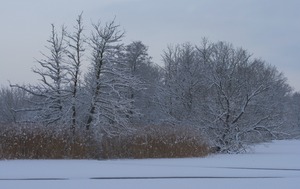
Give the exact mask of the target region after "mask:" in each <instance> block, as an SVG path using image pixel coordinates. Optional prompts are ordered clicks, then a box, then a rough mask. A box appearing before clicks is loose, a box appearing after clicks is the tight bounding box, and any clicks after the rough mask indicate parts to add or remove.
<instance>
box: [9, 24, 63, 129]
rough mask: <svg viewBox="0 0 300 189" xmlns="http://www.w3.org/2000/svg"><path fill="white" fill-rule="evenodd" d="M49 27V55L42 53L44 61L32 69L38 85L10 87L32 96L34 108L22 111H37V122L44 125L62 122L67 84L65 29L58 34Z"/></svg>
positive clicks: (40, 61) (39, 61)
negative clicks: (36, 76)
mask: <svg viewBox="0 0 300 189" xmlns="http://www.w3.org/2000/svg"><path fill="white" fill-rule="evenodd" d="M51 27H52V30H51V36H50V38H49V40H47V42H48V44H49V46H47V49H48V50H49V55H47V54H44V53H42V55H43V56H44V58H45V59H41V60H37V62H38V64H39V67H35V68H34V69H33V72H34V73H36V74H38V75H39V76H40V77H41V79H40V83H39V84H38V85H28V86H20V85H11V86H12V87H17V88H20V89H23V90H24V91H26V92H28V93H29V94H31V95H32V96H33V98H32V101H31V102H32V104H34V105H35V106H34V107H32V108H30V109H24V110H27V111H38V115H39V116H40V118H38V120H40V121H42V122H45V123H46V124H52V123H57V122H58V121H62V122H63V120H64V114H65V112H64V111H65V110H64V109H63V107H64V105H63V103H64V100H65V99H66V97H67V95H68V94H67V93H66V91H65V84H66V82H67V80H66V76H67V75H66V74H67V71H66V65H65V62H64V61H65V53H66V45H65V43H64V36H65V28H64V26H63V27H62V28H61V32H60V33H59V34H58V33H57V32H56V30H55V26H54V25H53V24H52V25H51Z"/></svg>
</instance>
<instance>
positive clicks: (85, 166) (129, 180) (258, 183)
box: [0, 140, 300, 189]
mask: <svg viewBox="0 0 300 189" xmlns="http://www.w3.org/2000/svg"><path fill="white" fill-rule="evenodd" d="M299 187H300V141H299V140H290V141H274V142H272V143H268V144H263V145H258V146H256V147H254V148H253V151H252V152H249V153H247V154H238V155H212V156H209V157H206V158H187V159H152V160H151V159H146V160H106V161H97V160H2V161H0V189H2V188H3V189H10V188H11V189H18V188H20V189H21V188H22V189H39V188H43V189H50V188H51V189H52V188H54V189H60V188H61V189H81V188H84V189H85V188H86V189H94V188H95V189H96V188H97V189H98V188H103V189H110V188H111V189H112V188H114V189H117V188H118V189H134V188H137V189H148V188H149V189H150V188H153V189H160V188H162V189H168V188H170V189H184V188H188V189H194V188H195V189H196V188H197V189H198V188H210V189H215V188H218V189H220V188H221V189H225V188H228V189H229V188H230V189H233V188H243V189H250V188H251V189H253V188H264V189H276V188H285V189H292V188H295V189H296V188H297V189H299Z"/></svg>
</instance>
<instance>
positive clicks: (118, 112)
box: [86, 21, 136, 134]
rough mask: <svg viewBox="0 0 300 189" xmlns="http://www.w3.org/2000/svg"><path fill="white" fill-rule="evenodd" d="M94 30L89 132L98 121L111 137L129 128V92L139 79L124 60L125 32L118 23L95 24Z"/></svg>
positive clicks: (87, 123) (91, 40) (91, 45)
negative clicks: (112, 134)
mask: <svg viewBox="0 0 300 189" xmlns="http://www.w3.org/2000/svg"><path fill="white" fill-rule="evenodd" d="M93 27H94V32H93V34H92V37H91V38H90V47H91V49H92V64H91V68H90V72H89V74H88V82H87V84H88V88H89V91H90V93H91V103H90V106H89V109H88V116H87V121H86V129H87V130H89V129H90V126H91V124H92V123H93V122H94V124H95V125H100V126H101V129H102V130H103V131H104V132H106V133H109V134H111V133H113V130H114V131H116V130H120V129H125V130H126V129H127V127H126V122H127V120H128V115H129V114H130V113H129V111H130V110H131V105H132V103H131V99H130V98H128V89H129V88H132V87H134V85H135V82H136V80H135V78H134V77H133V76H132V74H131V73H130V71H129V69H128V66H127V65H126V61H125V60H124V53H123V50H124V48H123V45H122V44H120V41H121V39H122V38H123V36H124V32H122V31H121V30H119V26H118V25H116V24H115V21H111V22H108V23H106V24H105V26H102V25H101V24H100V23H98V24H94V25H93ZM108 125H109V127H106V126H108ZM116 132H117V131H116Z"/></svg>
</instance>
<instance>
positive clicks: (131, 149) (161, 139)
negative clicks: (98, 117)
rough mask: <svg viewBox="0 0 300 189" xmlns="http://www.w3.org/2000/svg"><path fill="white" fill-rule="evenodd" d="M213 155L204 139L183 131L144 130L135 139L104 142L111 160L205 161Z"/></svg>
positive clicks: (185, 129)
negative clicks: (181, 158)
mask: <svg viewBox="0 0 300 189" xmlns="http://www.w3.org/2000/svg"><path fill="white" fill-rule="evenodd" d="M209 153H210V150H209V148H208V146H207V145H206V144H205V143H204V142H203V138H202V137H201V136H200V135H198V134H197V132H194V131H193V130H189V129H188V128H183V127H182V128H172V127H170V126H164V127H161V126H152V127H143V128H139V129H137V131H136V132H135V133H134V134H132V135H129V136H121V137H120V136H119V137H112V138H108V137H107V138H105V139H103V141H102V157H103V158H107V159H110V158H137V159H144V158H180V157H203V156H206V155H208V154H209Z"/></svg>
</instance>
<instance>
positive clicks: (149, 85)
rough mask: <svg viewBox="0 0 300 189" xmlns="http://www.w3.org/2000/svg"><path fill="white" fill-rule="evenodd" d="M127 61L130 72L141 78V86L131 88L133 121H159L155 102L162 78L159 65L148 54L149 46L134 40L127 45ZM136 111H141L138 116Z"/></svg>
mask: <svg viewBox="0 0 300 189" xmlns="http://www.w3.org/2000/svg"><path fill="white" fill-rule="evenodd" d="M124 55H125V61H126V63H127V65H128V66H129V70H130V73H131V74H132V76H133V77H135V78H136V79H138V80H139V87H138V88H136V89H129V98H130V99H131V100H132V103H133V104H132V108H133V110H131V111H130V112H131V116H132V117H131V123H132V124H143V125H147V124H151V123H153V122H155V121H157V114H158V112H157V108H158V107H157V106H156V104H155V103H154V98H155V92H156V87H157V85H158V82H159V80H160V74H159V67H158V66H157V65H154V63H153V62H152V61H151V57H150V56H149V54H148V47H147V46H146V45H144V44H143V43H142V42H141V41H134V42H132V43H130V44H129V45H127V46H126V47H125V54H124ZM134 112H139V114H136V115H139V116H138V117H136V116H134Z"/></svg>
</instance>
